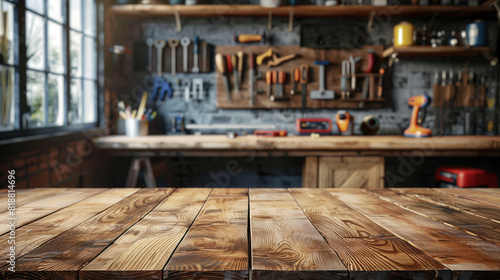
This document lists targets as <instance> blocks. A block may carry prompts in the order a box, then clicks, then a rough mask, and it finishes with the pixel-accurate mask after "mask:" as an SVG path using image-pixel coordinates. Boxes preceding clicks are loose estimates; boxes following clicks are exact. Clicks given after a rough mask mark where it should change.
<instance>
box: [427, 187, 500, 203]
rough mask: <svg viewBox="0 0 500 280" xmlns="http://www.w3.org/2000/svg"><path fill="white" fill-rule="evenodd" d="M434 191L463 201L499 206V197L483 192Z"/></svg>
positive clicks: (464, 190) (467, 190)
mask: <svg viewBox="0 0 500 280" xmlns="http://www.w3.org/2000/svg"><path fill="white" fill-rule="evenodd" d="M436 191H438V192H441V193H448V194H452V195H454V196H457V197H460V198H463V199H468V200H474V201H477V202H482V203H486V204H490V205H495V206H500V196H493V195H489V194H487V193H484V192H477V191H474V190H472V189H436Z"/></svg>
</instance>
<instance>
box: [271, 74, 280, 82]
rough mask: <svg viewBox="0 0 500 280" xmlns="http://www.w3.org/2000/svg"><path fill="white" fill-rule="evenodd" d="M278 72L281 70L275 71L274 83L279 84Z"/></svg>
mask: <svg viewBox="0 0 500 280" xmlns="http://www.w3.org/2000/svg"><path fill="white" fill-rule="evenodd" d="M278 72H279V71H273V72H272V73H273V84H277V83H278Z"/></svg>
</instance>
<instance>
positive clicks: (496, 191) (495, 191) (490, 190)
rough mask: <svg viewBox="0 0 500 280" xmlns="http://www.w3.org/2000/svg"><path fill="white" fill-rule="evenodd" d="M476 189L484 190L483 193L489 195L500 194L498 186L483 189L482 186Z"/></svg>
mask: <svg viewBox="0 0 500 280" xmlns="http://www.w3.org/2000/svg"><path fill="white" fill-rule="evenodd" d="M474 191H478V192H483V193H487V194H489V195H494V196H500V188H497V189H482V188H479V189H474Z"/></svg>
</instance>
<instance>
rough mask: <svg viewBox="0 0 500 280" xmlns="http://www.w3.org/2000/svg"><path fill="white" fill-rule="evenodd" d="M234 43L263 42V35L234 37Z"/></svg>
mask: <svg viewBox="0 0 500 280" xmlns="http://www.w3.org/2000/svg"><path fill="white" fill-rule="evenodd" d="M234 41H235V42H238V43H250V42H260V41H262V35H254V34H240V35H237V36H235V37H234Z"/></svg>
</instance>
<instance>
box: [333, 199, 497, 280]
mask: <svg viewBox="0 0 500 280" xmlns="http://www.w3.org/2000/svg"><path fill="white" fill-rule="evenodd" d="M331 194H332V195H334V196H335V197H337V198H339V199H340V200H342V201H344V202H345V203H347V204H349V206H350V207H352V208H354V209H355V210H356V211H358V212H359V213H361V214H363V215H365V216H367V217H369V218H370V219H371V220H373V221H374V222H376V223H377V224H379V225H380V226H382V227H384V228H385V229H387V230H389V231H391V232H392V233H394V234H395V235H396V236H398V237H400V238H402V239H404V240H406V241H408V242H410V243H411V244H413V245H414V246H415V247H417V248H419V249H420V250H422V251H424V252H425V253H426V254H428V255H429V256H431V257H433V258H434V259H435V260H437V261H439V262H441V263H442V264H444V265H446V266H447V267H449V268H450V269H452V271H453V274H454V276H455V277H456V278H457V279H469V278H468V276H471V277H472V276H474V277H476V278H483V279H493V278H489V277H491V276H493V275H496V276H497V277H499V276H500V272H498V271H499V270H500V262H498V260H499V259H500V247H499V246H496V245H494V244H492V243H490V242H487V241H484V240H482V239H481V238H478V237H476V236H474V235H471V234H467V233H465V232H463V231H461V230H459V229H456V228H453V227H450V226H448V225H445V224H443V223H440V222H437V221H434V220H431V219H429V218H426V217H424V216H422V215H419V214H416V213H414V212H411V211H408V210H405V209H402V208H401V207H399V206H397V205H394V204H392V203H389V202H386V201H383V200H381V199H379V198H377V197H375V196H373V195H370V194H367V193H362V192H358V193H345V192H332V193H331ZM401 225H404V226H401ZM494 271H497V272H494Z"/></svg>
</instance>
